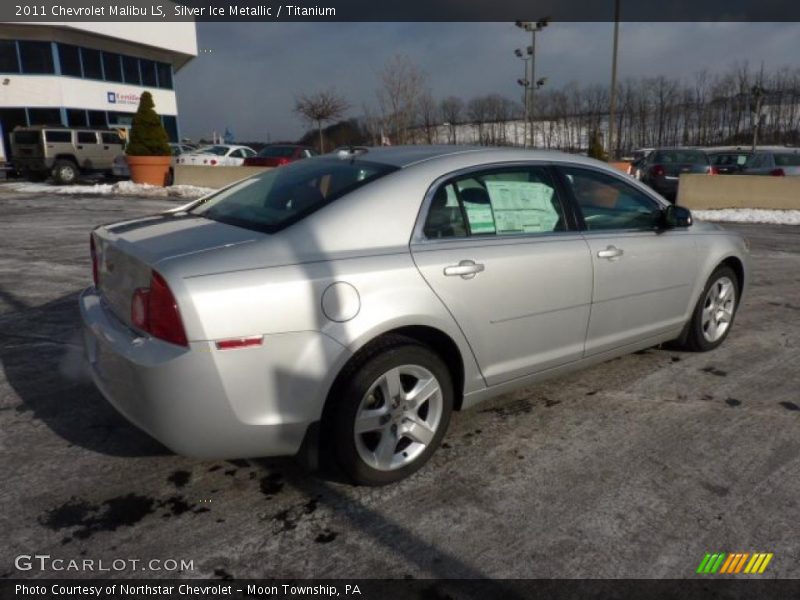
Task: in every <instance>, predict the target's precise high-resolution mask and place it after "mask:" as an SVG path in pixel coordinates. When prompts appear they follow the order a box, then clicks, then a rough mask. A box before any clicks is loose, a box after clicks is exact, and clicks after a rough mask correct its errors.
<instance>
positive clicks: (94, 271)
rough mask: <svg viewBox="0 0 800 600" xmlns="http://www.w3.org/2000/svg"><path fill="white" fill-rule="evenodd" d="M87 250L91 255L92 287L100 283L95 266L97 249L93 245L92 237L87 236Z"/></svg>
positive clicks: (98, 273)
mask: <svg viewBox="0 0 800 600" xmlns="http://www.w3.org/2000/svg"><path fill="white" fill-rule="evenodd" d="M89 250H90V252H91V253H92V281H94V287H97V285H98V284H99V283H100V270H99V268H98V264H97V249H96V248H95V245H94V236H93V235H89Z"/></svg>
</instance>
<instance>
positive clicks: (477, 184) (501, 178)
mask: <svg viewBox="0 0 800 600" xmlns="http://www.w3.org/2000/svg"><path fill="white" fill-rule="evenodd" d="M564 230H566V221H565V218H564V209H563V206H562V204H561V201H560V200H559V198H558V195H557V193H556V190H555V186H554V184H553V183H552V181H551V178H550V175H549V173H548V171H547V170H546V169H545V168H544V167H511V168H504V169H491V170H486V171H479V172H475V173H470V174H468V175H464V176H462V177H457V178H455V179H453V180H451V181H448V182H446V183H444V184H443V185H441V186H440V187H439V188H438V189H437V190H436V192H435V193H434V196H433V199H432V200H431V205H430V207H429V209H428V215H427V217H426V220H425V226H424V229H423V232H424V234H425V237H427V238H431V239H436V238H448V237H463V236H467V235H470V236H513V235H531V234H537V233H553V232H556V231H564Z"/></svg>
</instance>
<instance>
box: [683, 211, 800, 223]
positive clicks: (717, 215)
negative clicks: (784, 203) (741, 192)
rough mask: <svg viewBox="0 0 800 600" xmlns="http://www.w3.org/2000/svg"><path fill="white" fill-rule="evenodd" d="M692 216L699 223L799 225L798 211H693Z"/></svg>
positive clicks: (799, 212)
mask: <svg viewBox="0 0 800 600" xmlns="http://www.w3.org/2000/svg"><path fill="white" fill-rule="evenodd" d="M692 215H693V216H694V217H695V218H697V219H700V220H701V221H718V222H725V223H770V224H773V225H800V210H767V209H764V208H721V209H716V210H693V211H692Z"/></svg>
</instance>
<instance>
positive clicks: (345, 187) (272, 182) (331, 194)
mask: <svg viewBox="0 0 800 600" xmlns="http://www.w3.org/2000/svg"><path fill="white" fill-rule="evenodd" d="M395 170H396V167H393V166H391V165H384V164H378V163H367V162H360V161H359V162H356V161H343V160H338V159H330V160H303V161H297V162H294V163H291V164H289V165H287V166H285V167H281V168H280V169H272V170H270V171H267V172H265V173H263V174H261V175H258V176H256V177H252V178H250V179H246V180H245V181H242V182H241V183H238V184H236V185H234V186H232V187H230V188H228V189H226V190H222V191H221V192H219V193H217V194H215V195H213V196H210V197H208V198H206V199H205V200H204V201H203V202H202V203H201V204H199V205H198V206H196V207H195V208H193V209H191V211H190V212H192V213H193V214H197V215H200V216H203V217H205V218H207V219H212V220H215V221H220V222H222V223H228V224H230V225H236V226H238V227H244V228H246V229H253V230H256V231H263V232H265V233H274V232H276V231H279V230H281V229H283V228H284V227H288V226H289V225H291V224H292V223H295V222H297V221H299V220H300V219H302V218H304V217H305V216H306V215H309V214H311V213H312V212H314V211H316V210H317V209H319V208H321V207H323V206H325V205H326V204H330V203H331V202H333V201H334V200H336V199H337V198H340V197H342V196H344V195H345V194H348V193H350V192H352V191H354V190H356V189H358V188H361V187H363V186H365V185H367V184H369V183H371V182H373V181H375V180H376V179H378V178H380V177H383V176H384V175H387V174H388V173H391V172H392V171H395Z"/></svg>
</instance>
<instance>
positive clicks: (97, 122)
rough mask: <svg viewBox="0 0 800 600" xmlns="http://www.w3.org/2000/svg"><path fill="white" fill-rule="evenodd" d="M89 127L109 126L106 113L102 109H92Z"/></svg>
mask: <svg viewBox="0 0 800 600" xmlns="http://www.w3.org/2000/svg"><path fill="white" fill-rule="evenodd" d="M89 127H108V122H107V121H106V113H105V112H104V111H102V110H90V111H89Z"/></svg>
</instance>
